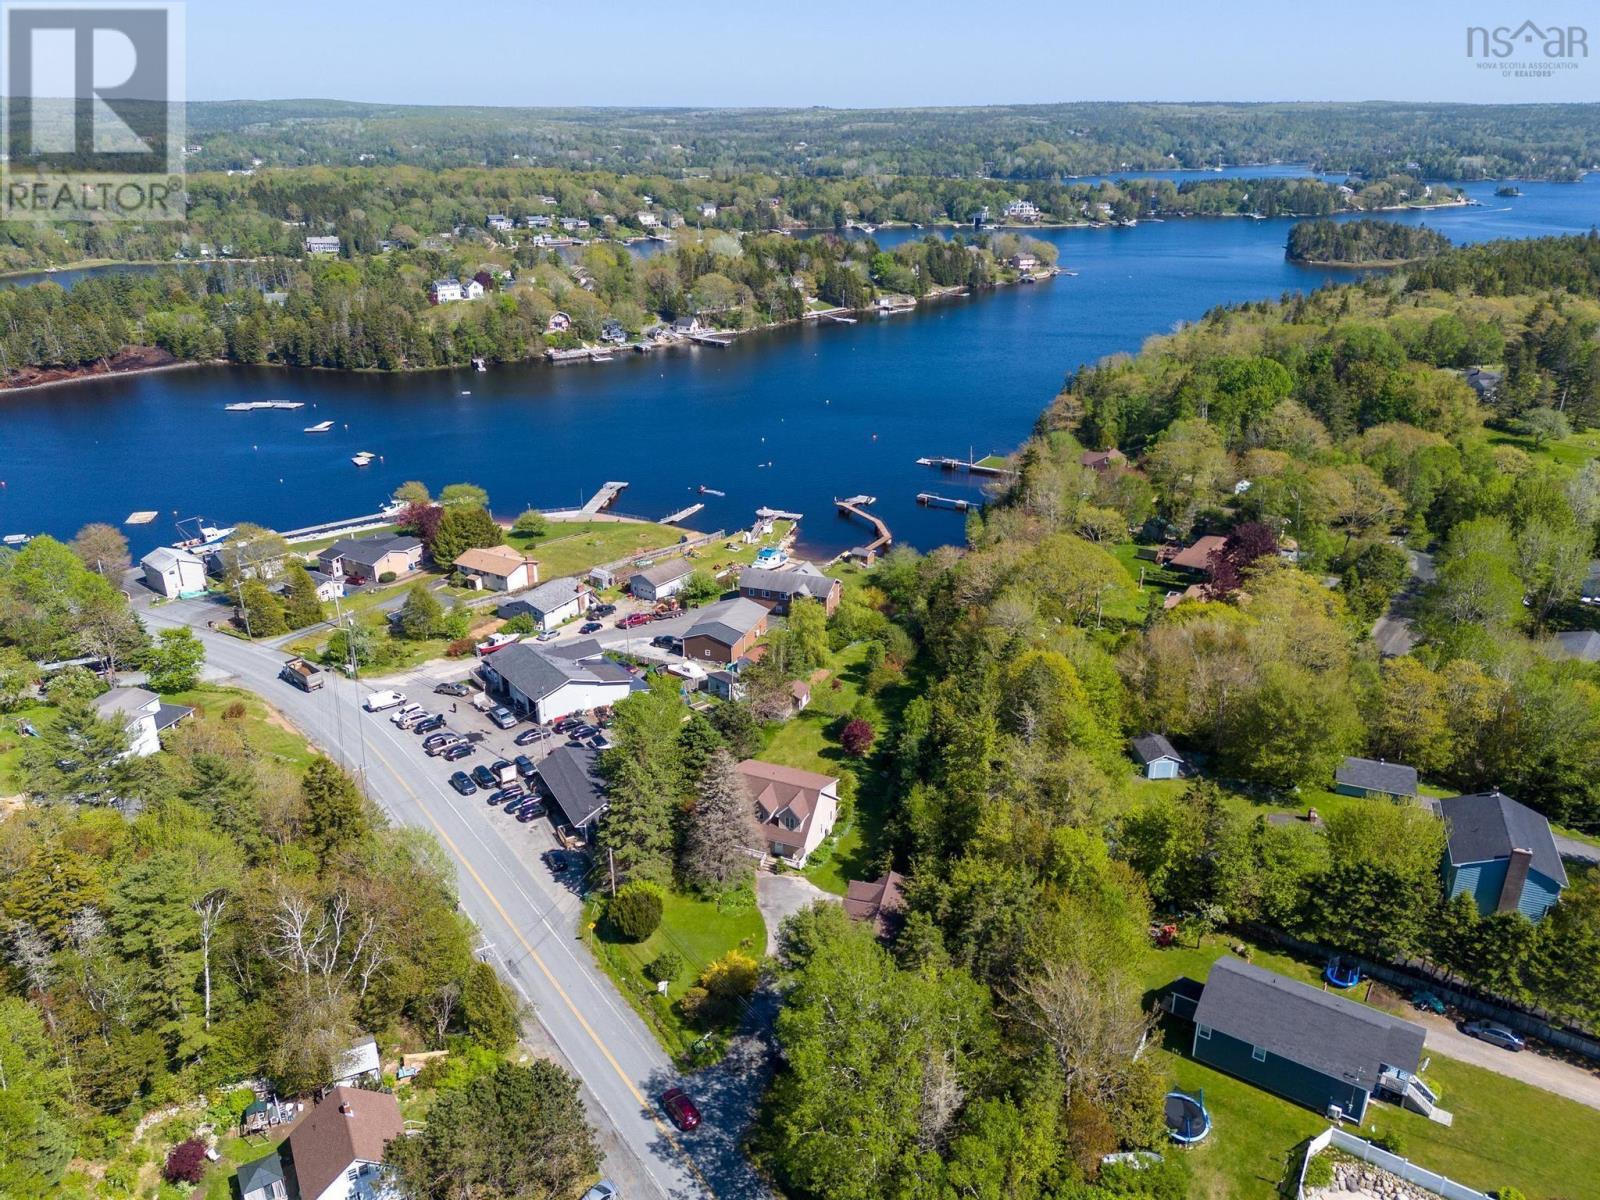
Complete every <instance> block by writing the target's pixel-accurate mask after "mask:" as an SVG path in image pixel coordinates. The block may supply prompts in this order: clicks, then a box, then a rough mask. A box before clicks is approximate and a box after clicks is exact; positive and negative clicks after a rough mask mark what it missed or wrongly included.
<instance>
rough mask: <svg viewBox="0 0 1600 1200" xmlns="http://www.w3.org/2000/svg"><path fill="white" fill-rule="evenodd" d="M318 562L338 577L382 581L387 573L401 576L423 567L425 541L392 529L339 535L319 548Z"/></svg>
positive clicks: (372, 581) (327, 573)
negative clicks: (324, 547) (326, 545)
mask: <svg viewBox="0 0 1600 1200" xmlns="http://www.w3.org/2000/svg"><path fill="white" fill-rule="evenodd" d="M317 566H318V567H319V568H320V569H321V570H322V572H323V573H324V574H326V575H329V576H331V577H333V578H335V579H341V580H354V581H355V582H356V583H383V582H387V581H386V580H385V579H384V576H385V575H392V576H394V578H396V579H399V578H400V577H402V576H404V575H409V574H411V573H412V572H414V571H417V570H420V569H421V567H422V543H421V542H419V541H418V540H417V539H416V538H414V537H409V536H407V535H403V534H392V533H379V534H374V535H372V536H371V537H362V538H354V537H350V538H340V539H339V540H338V541H336V542H334V543H333V545H331V546H329V547H327V548H326V549H324V550H319V551H318V552H317Z"/></svg>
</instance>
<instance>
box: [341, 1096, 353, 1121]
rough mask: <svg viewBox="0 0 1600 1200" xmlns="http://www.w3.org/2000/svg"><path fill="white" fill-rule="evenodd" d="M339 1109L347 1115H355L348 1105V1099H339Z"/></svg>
mask: <svg viewBox="0 0 1600 1200" xmlns="http://www.w3.org/2000/svg"><path fill="white" fill-rule="evenodd" d="M339 1111H340V1112H341V1113H343V1114H344V1115H345V1116H347V1117H353V1116H355V1115H356V1114H355V1111H354V1110H353V1109H352V1108H351V1107H350V1101H348V1100H341V1101H339Z"/></svg>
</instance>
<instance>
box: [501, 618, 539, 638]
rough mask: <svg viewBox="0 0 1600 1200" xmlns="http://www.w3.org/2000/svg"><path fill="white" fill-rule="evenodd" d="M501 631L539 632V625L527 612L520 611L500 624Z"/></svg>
mask: <svg viewBox="0 0 1600 1200" xmlns="http://www.w3.org/2000/svg"><path fill="white" fill-rule="evenodd" d="M500 632H501V633H523V634H528V633H538V632H539V626H538V625H537V624H536V623H535V622H534V619H533V618H532V617H531V616H529V615H528V614H527V613H518V614H517V615H516V616H514V617H512V618H511V619H510V620H509V621H506V622H505V623H504V624H503V625H501V626H500Z"/></svg>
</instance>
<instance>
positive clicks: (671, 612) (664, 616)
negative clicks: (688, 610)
mask: <svg viewBox="0 0 1600 1200" xmlns="http://www.w3.org/2000/svg"><path fill="white" fill-rule="evenodd" d="M681 616H683V613H682V612H681V611H680V610H678V609H676V608H666V609H662V610H661V611H660V612H658V613H656V614H655V615H654V616H652V617H651V618H650V619H651V620H652V621H670V620H672V618H673V617H681Z"/></svg>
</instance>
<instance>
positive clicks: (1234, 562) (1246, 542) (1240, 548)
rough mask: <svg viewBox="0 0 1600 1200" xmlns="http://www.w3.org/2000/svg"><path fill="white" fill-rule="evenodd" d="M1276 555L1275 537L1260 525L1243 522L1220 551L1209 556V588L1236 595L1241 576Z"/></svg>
mask: <svg viewBox="0 0 1600 1200" xmlns="http://www.w3.org/2000/svg"><path fill="white" fill-rule="evenodd" d="M1277 552H1278V535H1277V534H1275V533H1273V532H1272V530H1271V529H1269V528H1268V527H1267V526H1265V525H1263V524H1262V523H1261V522H1260V521H1246V522H1245V523H1244V524H1243V525H1240V526H1239V527H1238V528H1237V529H1235V530H1234V531H1233V532H1232V533H1230V534H1229V535H1228V538H1227V540H1226V541H1225V542H1223V543H1222V547H1221V549H1218V550H1215V551H1213V552H1212V554H1211V562H1210V567H1211V586H1212V587H1214V588H1216V589H1217V590H1218V591H1222V592H1234V591H1238V589H1239V588H1240V586H1242V585H1243V583H1244V575H1245V572H1246V571H1248V570H1249V569H1250V567H1251V566H1252V565H1253V564H1254V563H1255V561H1256V560H1257V559H1260V558H1266V557H1268V556H1269V555H1273V554H1276V553H1277Z"/></svg>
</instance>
